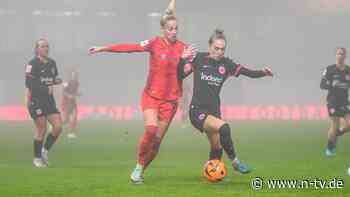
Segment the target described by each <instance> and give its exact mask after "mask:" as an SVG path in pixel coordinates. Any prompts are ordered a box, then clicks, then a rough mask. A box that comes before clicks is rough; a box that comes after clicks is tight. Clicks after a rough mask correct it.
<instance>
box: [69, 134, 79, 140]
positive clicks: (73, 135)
mask: <svg viewBox="0 0 350 197" xmlns="http://www.w3.org/2000/svg"><path fill="white" fill-rule="evenodd" d="M67 137H68V138H70V139H74V138H77V135H75V133H68V135H67Z"/></svg>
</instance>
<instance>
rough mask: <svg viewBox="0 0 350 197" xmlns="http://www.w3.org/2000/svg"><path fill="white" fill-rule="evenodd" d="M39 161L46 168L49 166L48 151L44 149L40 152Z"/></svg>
mask: <svg viewBox="0 0 350 197" xmlns="http://www.w3.org/2000/svg"><path fill="white" fill-rule="evenodd" d="M41 160H42V161H43V162H44V164H45V165H46V166H48V165H49V151H48V150H46V149H44V148H43V149H42V150H41Z"/></svg>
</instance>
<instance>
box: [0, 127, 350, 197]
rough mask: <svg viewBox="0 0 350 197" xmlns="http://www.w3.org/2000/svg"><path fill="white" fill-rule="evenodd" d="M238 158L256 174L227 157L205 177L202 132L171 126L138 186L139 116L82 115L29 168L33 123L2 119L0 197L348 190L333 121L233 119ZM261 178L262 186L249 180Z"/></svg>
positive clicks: (342, 146) (347, 147)
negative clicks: (222, 174) (44, 161)
mask: <svg viewBox="0 0 350 197" xmlns="http://www.w3.org/2000/svg"><path fill="white" fill-rule="evenodd" d="M230 125H231V128H232V130H233V134H232V135H233V137H234V139H235V145H236V148H237V149H238V153H239V157H240V159H241V160H242V161H244V162H246V163H248V164H249V165H250V166H251V167H252V168H253V170H254V171H253V172H252V173H251V174H249V175H240V174H238V173H237V172H235V171H233V170H232V168H231V166H229V163H228V162H227V159H226V158H225V161H226V164H227V167H228V171H229V176H228V177H227V179H226V180H225V181H223V182H221V183H216V184H211V183H208V182H206V181H205V180H203V178H202V176H201V170H202V165H203V163H204V162H205V160H206V159H207V157H208V142H207V139H206V137H205V135H202V134H200V133H199V132H197V131H195V130H194V129H192V127H191V126H188V127H187V128H185V129H183V128H181V126H180V125H179V124H177V123H175V124H173V125H172V127H171V128H170V130H169V132H168V134H167V136H166V138H165V140H164V141H163V144H162V146H161V150H160V154H159V156H158V158H157V159H156V160H155V161H154V162H153V163H152V165H151V167H150V168H149V169H148V171H147V172H146V174H145V184H143V185H133V184H131V183H130V181H129V174H130V172H131V170H132V169H133V167H134V165H135V159H136V151H137V149H136V148H137V142H138V140H139V136H140V135H141V134H142V130H143V125H142V122H111V121H89V122H88V121H83V122H81V124H80V128H79V130H80V133H79V137H78V138H77V139H73V140H71V139H67V137H66V133H64V134H63V135H62V136H61V138H60V139H59V141H58V143H57V144H56V145H55V146H54V148H53V150H52V152H51V153H50V163H51V165H50V167H49V168H46V169H36V168H34V167H33V166H32V163H31V162H32V155H33V153H32V149H33V148H32V143H33V142H32V136H33V125H32V123H31V122H23V123H8V122H0V196H1V197H12V196H16V197H17V196H18V197H19V196H23V197H31V196H33V197H41V196H42V197H56V196H57V197H77V196H82V197H99V196H101V197H116V196H123V197H128V196H135V197H137V196H140V197H141V196H142V197H148V196H162V197H163V196H198V197H206V196H210V197H215V196H218V197H223V196H231V197H238V196H350V182H349V181H350V177H348V176H347V175H346V170H347V168H348V167H350V158H349V153H350V134H349V135H345V136H343V137H342V138H341V139H339V140H338V150H337V156H336V157H334V158H326V157H325V156H324V147H325V143H326V130H327V128H328V122H311V121H310V122H288V121H286V122H257V121H253V122H248V121H243V122H231V123H230ZM255 177H261V178H263V179H264V180H265V181H264V185H263V189H261V190H254V189H252V188H251V184H250V183H251V180H252V179H254V178H255ZM316 178H317V179H319V180H332V179H333V178H336V179H337V180H342V181H344V188H342V189H315V188H314V187H311V186H310V187H309V188H307V189H306V188H304V189H300V188H299V189H269V188H268V186H267V183H266V182H267V180H269V179H298V180H304V179H308V180H314V179H316Z"/></svg>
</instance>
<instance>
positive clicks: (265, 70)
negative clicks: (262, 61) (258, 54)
mask: <svg viewBox="0 0 350 197" xmlns="http://www.w3.org/2000/svg"><path fill="white" fill-rule="evenodd" d="M263 72H264V73H265V75H266V76H269V77H273V73H272V70H271V69H270V68H268V67H266V68H264V69H263Z"/></svg>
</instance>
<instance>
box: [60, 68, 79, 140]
mask: <svg viewBox="0 0 350 197" xmlns="http://www.w3.org/2000/svg"><path fill="white" fill-rule="evenodd" d="M79 86H80V83H79V75H78V72H77V71H76V70H73V71H72V72H71V73H70V75H69V79H68V81H67V82H65V83H63V92H62V101H61V110H62V117H63V124H64V125H66V124H68V128H69V130H68V134H67V136H68V138H76V137H77V133H76V132H77V122H78V104H77V102H78V101H77V100H78V97H79V96H81V93H80V92H79Z"/></svg>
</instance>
